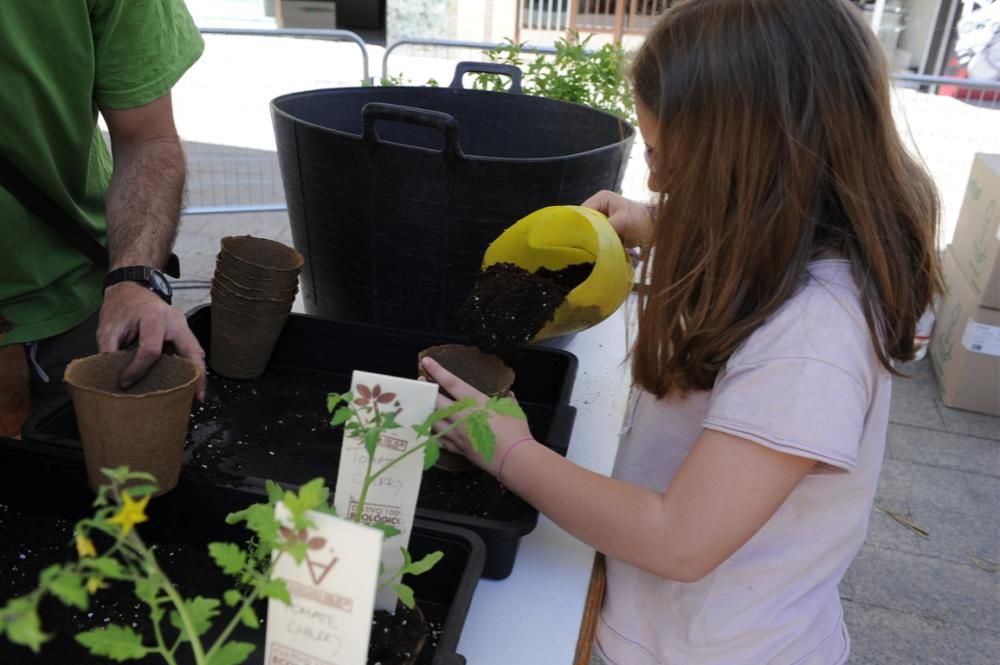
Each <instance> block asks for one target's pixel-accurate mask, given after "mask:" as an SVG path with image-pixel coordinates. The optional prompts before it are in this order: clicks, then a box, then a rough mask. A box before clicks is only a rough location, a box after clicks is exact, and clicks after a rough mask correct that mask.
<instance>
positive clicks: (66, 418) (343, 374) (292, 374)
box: [25, 306, 577, 579]
mask: <svg viewBox="0 0 1000 665" xmlns="http://www.w3.org/2000/svg"><path fill="white" fill-rule="evenodd" d="M210 313H211V310H210V309H209V307H208V306H204V307H200V308H198V309H195V310H193V311H192V312H191V313H190V314H189V320H188V321H189V324H190V326H191V330H192V331H193V332H194V333H195V335H196V336H197V337H198V339H199V341H200V342H201V344H202V346H203V347H204V348H206V349H207V348H210V346H211V344H210V339H211V316H210ZM454 341H459V340H456V339H454V338H449V337H442V336H438V335H427V334H421V333H410V332H400V331H393V330H387V329H383V328H378V327H373V326H366V325H360V324H349V323H343V322H335V321H327V320H323V319H318V318H314V317H311V316H306V315H300V314H293V315H291V316H290V317H289V319H288V323H287V324H286V325H285V329H284V331H283V332H282V335H281V337H280V338H279V339H278V342H277V345H276V347H275V350H274V354H273V355H272V356H271V362H270V365H269V366H268V369H267V370H266V371H265V373H264V375H263V376H261V377H259V378H257V379H255V380H253V381H235V380H232V379H225V378H222V377H220V376H218V375H215V374H210V376H209V390H208V399H207V401H206V403H205V404H204V405H196V406H195V408H194V412H193V414H192V418H191V425H190V429H189V432H188V447H187V450H186V452H185V466H184V471H183V474H182V477H183V478H185V479H186V480H188V481H189V482H193V483H201V484H204V485H209V486H219V487H230V488H235V489H239V490H243V491H246V492H251V493H256V494H258V495H261V496H263V494H264V481H265V480H266V479H270V480H274V481H276V482H280V483H282V484H284V485H287V486H297V485H300V484H302V483H304V482H307V481H309V480H311V479H312V478H315V477H317V476H323V477H324V478H325V479H326V481H327V483H328V484H329V485H330V486H331V487H333V486H334V484H335V483H336V479H337V467H338V464H339V460H340V449H341V437H342V432H341V430H340V429H336V430H334V429H332V428H331V427H330V426H329V415H328V414H327V411H326V395H327V394H328V393H330V392H343V391H346V390H348V389H349V388H350V381H351V372H352V371H353V370H355V369H359V370H366V371H371V372H378V373H381V374H390V375H394V376H403V377H410V378H415V377H416V375H417V354H418V353H419V352H420V351H422V350H423V349H425V348H427V347H429V346H433V345H435V344H442V343H449V342H454ZM505 360H506V361H507V362H508V364H509V365H510V366H511V367H512V368H513V369H514V371H515V372H516V373H517V378H516V380H515V383H514V387H513V390H514V392H515V394H516V395H517V398H518V401H519V402H520V404H521V406H522V407H523V408H524V411H525V413H526V414H527V416H528V421H529V424H530V426H531V429H532V432H533V433H534V434H535V436H536V437H537V438H538V439H539V440H540V441H542V442H543V443H545V444H546V445H547V446H548V447H550V448H551V449H552V450H554V451H556V452H558V453H559V454H562V455H565V453H566V449H567V447H568V446H569V440H570V435H571V433H572V429H573V420H574V418H575V416H576V409H575V408H574V407H572V406H569V400H570V396H571V393H572V387H573V381H574V379H575V376H576V367H577V361H576V357H575V356H573V355H572V354H570V353H567V352H565V351H561V350H555V349H540V348H539V349H535V348H526V349H522V350H519V351H515V352H513V353H512V354H511V355H510V356H509V357H507V358H505ZM25 437H26V438H30V439H32V440H38V441H44V442H48V443H50V444H53V445H57V446H60V447H63V448H67V449H71V450H75V451H79V450H80V443H79V433H78V431H77V428H76V417H75V414H74V413H73V409H72V404H71V403H69V402H67V403H65V404H64V405H63V406H62V407H60V408H58V409H56V410H55V411H54V412H53V413H51V414H50V415H48V416H46V417H44V418H42V419H41V420H40V421H39V422H38V423H37V424H36V426H35V429H33V430H29V431H26V432H25ZM462 497H464V498H462ZM417 516H418V517H421V518H425V519H432V520H435V521H437V522H441V523H446V524H452V525H454V526H459V527H464V528H467V529H471V530H472V531H475V532H476V533H477V534H478V535H479V536H480V537H481V538H482V539H483V541H484V542H485V543H486V548H487V558H486V565H485V568H484V570H483V575H484V576H485V577H488V578H491V579H503V578H505V577H507V576H508V575H510V572H511V570H512V568H513V566H514V561H515V558H516V556H517V549H518V546H519V545H520V541H521V538H522V537H523V536H525V535H527V534H528V533H530V532H531V531H532V530H533V529H534V528H535V525H536V524H537V522H538V512H537V511H536V510H535V509H534V508H532V507H531V506H529V505H528V504H527V503H525V502H524V501H522V500H521V499H520V498H518V497H517V496H515V495H514V494H511V493H509V492H507V491H506V490H504V489H503V488H502V487H500V485H499V484H498V483H497V482H496V480H495V479H493V478H492V477H491V476H489V475H488V474H486V473H485V472H483V471H480V470H478V469H473V470H470V471H465V472H461V473H452V472H448V471H444V470H440V469H431V470H429V471H427V472H425V475H424V479H423V482H422V483H421V490H420V498H419V499H418V503H417Z"/></svg>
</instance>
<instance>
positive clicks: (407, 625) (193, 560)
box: [0, 504, 448, 665]
mask: <svg viewBox="0 0 1000 665" xmlns="http://www.w3.org/2000/svg"><path fill="white" fill-rule="evenodd" d="M0 534H2V537H0V570H4V571H6V572H5V573H4V575H3V576H0V605H4V604H5V603H6V602H7V601H8V600H9V599H11V598H14V597H17V596H23V595H25V594H27V593H29V592H31V591H32V590H34V589H35V587H36V586H37V584H38V574H39V573H40V572H41V571H42V570H43V569H45V568H46V567H48V566H49V565H51V564H54V563H63V562H66V561H70V560H72V559H73V558H74V557H75V550H74V547H73V525H72V524H71V523H70V522H68V521H66V520H63V519H60V518H57V517H50V516H39V515H28V514H25V513H22V512H20V511H18V510H16V509H14V508H11V507H8V506H5V505H2V504H0ZM98 546H99V547H101V545H98ZM156 555H157V560H158V561H159V562H160V566H161V567H162V568H163V571H164V572H165V573H166V574H167V576H168V577H170V579H171V580H173V582H174V584H176V586H177V590H178V591H179V592H180V593H181V595H183V596H185V597H189V598H193V597H194V596H197V595H202V596H206V597H214V598H217V597H220V596H221V595H222V593H223V592H224V591H225V590H226V589H229V588H231V586H232V578H230V577H228V576H226V575H224V574H223V573H222V572H221V571H220V570H219V568H218V567H217V566H216V565H215V563H214V562H213V561H212V558H211V557H210V556H209V554H208V548H207V547H205V546H194V545H158V546H157V548H156ZM418 607H419V608H420V612H419V613H418V612H417V611H416V610H407V609H405V608H402V607H400V609H398V610H397V611H396V614H395V615H391V614H389V613H388V612H382V611H379V612H376V613H375V617H374V619H373V621H372V630H371V641H370V643H369V648H368V663H369V664H374V663H381V664H382V665H398V664H400V663H409V662H412V660H411V658H410V655H411V654H412V653H413V652H414V651H415V650H416V649H417V648H418V647H419V645H420V643H421V642H423V648H422V649H421V650H420V655H419V657H418V658H417V660H416V663H417V665H430V664H431V662H432V661H433V660H434V652H435V651H436V649H437V644H438V640H439V639H440V637H441V633H442V631H443V630H444V622H445V619H446V618H447V615H448V607H447V606H446V605H442V604H439V603H433V602H425V601H418ZM254 609H255V610H256V612H257V615H258V616H259V617H261V619H262V620H264V619H266V617H267V603H266V601H258V602H257V603H255V605H254ZM421 613H422V614H423V621H421V620H420V617H419V614H421ZM222 614H223V616H224V617H226V619H228V616H229V615H228V614H227V612H226V610H223V613H222ZM41 615H42V627H43V629H44V630H45V632H46V633H48V634H51V635H52V640H51V641H49V642H46V643H45V644H44V645H43V647H42V652H41V654H39V655H38V656H32V654H31V652H30V651H29V650H28V649H27V648H26V647H21V646H17V645H14V644H12V643H10V642H8V641H7V640H0V663H4V664H5V665H6V664H8V663H9V664H11V665H13V664H14V663H26V662H39V663H74V664H80V665H97V664H98V663H105V662H107V660H106V659H103V658H96V657H94V656H91V655H89V654H88V653H87V651H86V650H85V649H84V648H83V647H82V646H81V645H80V644H78V643H77V642H76V641H75V640H74V639H73V637H74V635H76V633H78V632H81V631H86V630H91V629H94V628H102V627H105V626H108V625H109V624H112V623H115V624H118V625H121V626H125V627H128V628H131V629H133V630H135V631H136V632H137V633H139V634H140V635H142V636H143V643H144V644H152V643H154V642H155V633H154V631H153V626H152V623H151V622H150V620H149V607H148V606H147V605H146V604H144V603H143V602H142V601H140V600H139V599H138V598H136V597H135V594H134V593H133V587H132V586H131V585H128V584H124V583H117V582H114V583H111V584H110V586H109V587H108V588H106V589H102V590H100V591H99V592H98V593H97V594H95V595H93V596H91V597H90V607H89V608H88V609H87V610H85V611H81V610H79V609H76V608H71V607H67V606H65V605H63V604H62V603H61V602H59V601H58V600H56V599H54V598H51V597H46V598H45V599H44V600H43V601H42V604H41ZM225 623H226V622H225V621H224V620H223V618H222V617H219V618H217V619H216V620H215V621H214V625H213V629H212V631H211V632H210V633H209V634H208V635H207V636H206V637H204V638H203V640H206V639H207V641H208V642H209V643H211V642H212V641H213V640H214V639H215V637H216V635H217V633H218V631H219V630H221V628H222V626H223V625H224V624H225ZM162 625H163V626H164V629H165V630H166V631H167V632H168V637H169V639H168V643H171V642H172V640H173V637H174V636H175V635H176V631H175V630H174V629H173V628H172V627H171V626H170V622H169V621H163V623H162ZM263 631H264V625H263V623H262V624H261V627H260V628H258V629H257V630H253V629H249V628H243V627H242V626H241V627H240V628H238V629H237V633H236V634H235V635H234V639H237V640H241V641H253V640H254V639H260V640H263V637H264V633H263ZM184 650H185V648H184V647H183V646H182V647H181V649H180V651H181V652H183V651H184ZM186 656H187V654H186V653H185V654H184V655H183V656H181V654H180V653H179V654H178V657H179V658H180V662H187V661H188V659H187V658H186ZM255 657H256V658H255ZM261 658H263V646H258V648H257V649H256V650H255V652H254V655H253V656H252V657H251V661H254V660H256V661H257V662H259V660H260V659H261ZM131 662H136V663H140V664H143V663H149V664H159V665H162V663H163V659H162V658H161V657H159V656H158V655H151V656H149V657H147V658H143V659H141V660H138V661H131Z"/></svg>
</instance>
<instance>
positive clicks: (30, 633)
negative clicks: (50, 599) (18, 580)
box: [0, 598, 49, 653]
mask: <svg viewBox="0 0 1000 665" xmlns="http://www.w3.org/2000/svg"><path fill="white" fill-rule="evenodd" d="M0 617H2V620H3V624H4V625H3V631H0V632H6V634H7V639H9V640H10V641H11V642H13V643H14V644H20V645H23V646H26V647H28V648H29V649H31V650H32V651H34V652H35V653H38V650H39V649H40V648H41V646H42V644H43V643H44V642H46V641H48V639H49V635H46V634H45V633H44V632H42V622H41V619H39V618H38V607H37V606H36V605H35V603H33V602H32V601H31V600H30V599H29V598H15V599H14V600H12V601H10V602H9V603H7V605H6V606H5V607H3V608H0Z"/></svg>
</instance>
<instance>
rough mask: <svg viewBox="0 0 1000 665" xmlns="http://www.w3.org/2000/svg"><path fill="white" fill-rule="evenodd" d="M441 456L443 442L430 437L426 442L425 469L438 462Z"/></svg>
mask: <svg viewBox="0 0 1000 665" xmlns="http://www.w3.org/2000/svg"><path fill="white" fill-rule="evenodd" d="M440 457H441V444H440V443H438V442H437V441H436V440H435V439H428V441H427V443H425V444H424V471H426V470H427V469H429V468H431V467H432V466H434V465H435V464H437V461H438V459H439V458H440Z"/></svg>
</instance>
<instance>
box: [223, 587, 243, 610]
mask: <svg viewBox="0 0 1000 665" xmlns="http://www.w3.org/2000/svg"><path fill="white" fill-rule="evenodd" d="M242 598H243V596H241V595H240V592H239V591H237V590H236V589H230V590H229V591H227V592H225V593H224V594H222V600H223V601H225V603H226V605H228V606H229V607H235V606H236V603H238V602H240V600H241V599H242Z"/></svg>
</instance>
